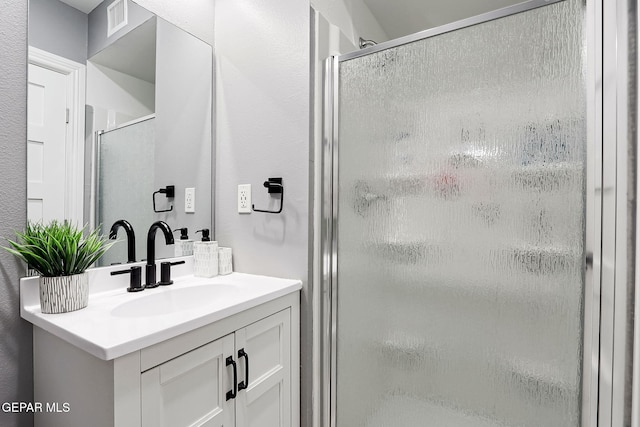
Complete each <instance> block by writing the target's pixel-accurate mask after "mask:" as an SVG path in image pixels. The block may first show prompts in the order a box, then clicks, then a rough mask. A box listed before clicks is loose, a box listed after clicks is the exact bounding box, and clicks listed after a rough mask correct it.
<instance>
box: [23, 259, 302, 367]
mask: <svg viewBox="0 0 640 427" xmlns="http://www.w3.org/2000/svg"><path fill="white" fill-rule="evenodd" d="M189 264H190V263H189V262H188V263H187V267H189ZM123 267H125V268H126V267H128V266H122V265H120V266H114V267H107V268H101V269H95V270H97V271H98V273H95V272H94V273H90V278H89V283H90V289H91V290H90V295H89V305H88V306H87V307H86V308H84V309H81V310H78V311H73V312H70V313H62V314H43V313H42V312H41V310H40V301H39V295H38V278H37V277H35V278H24V279H21V281H20V291H21V292H20V294H21V298H20V299H21V316H22V318H24V319H25V320H27V321H29V322H31V323H33V324H34V325H36V326H38V327H40V328H42V329H44V330H46V331H48V332H50V333H51V334H53V335H55V336H57V337H59V338H61V339H63V340H65V341H67V342H69V343H71V344H73V345H75V346H76V347H79V348H81V349H82V350H85V351H87V352H88V353H90V354H92V355H94V356H96V357H98V358H100V359H103V360H111V359H115V358H117V357H120V356H123V355H125V354H128V353H131V352H133V351H137V350H140V349H142V348H145V347H148V346H150V345H153V344H157V343H159V342H161V341H165V340H167V339H170V338H173V337H175V336H178V335H181V334H184V333H186V332H189V331H192V330H194V329H196V328H199V327H202V326H205V325H207V324H209V323H213V322H216V321H218V320H221V319H224V318H225V317H228V316H231V315H234V314H237V313H239V312H241V311H244V310H247V309H250V308H253V307H256V306H258V305H260V304H263V303H265V302H268V301H271V300H274V299H276V298H279V297H281V296H284V295H287V294H290V293H292V292H296V291H298V290H300V289H301V288H302V282H301V281H300V280H290V279H279V278H274V277H266V276H256V275H251V274H242V273H232V274H229V275H226V276H216V277H213V278H198V277H193V276H192V275H190V274H185V275H182V276H177V277H174V278H173V280H174V284H173V285H171V286H160V287H157V288H154V289H145V290H144V291H142V292H135V293H131V292H127V291H126V288H127V286H128V275H120V276H109V272H110V271H112V270H117V269H122V268H123ZM176 270H178V271H176V273H178V274H180V272H182V273H185V272H187V271H186V270H187V269H186V268H182V269H179V268H176ZM123 276H124V279H123ZM92 281H100V282H101V283H100V284H99V285H97V286H93V285H92ZM105 281H107V282H108V283H110V285H105V284H104V282H105ZM216 286H218V289H217V290H213V287H216ZM203 287H208V288H209V289H203ZM110 288H111V289H110ZM184 288H200V289H187V290H186V291H185V289H184ZM94 289H95V290H97V292H95V291H94ZM218 290H219V291H220V296H219V297H216V294H217V291H218ZM178 294H181V295H178ZM176 297H179V298H176ZM141 298H148V302H142V304H140V303H138V302H132V301H134V300H137V299H141ZM174 300H175V301H177V307H178V308H177V309H172V308H169V307H174V305H173V301H174ZM192 300H193V301H192ZM167 302H169V303H170V304H171V305H167Z"/></svg>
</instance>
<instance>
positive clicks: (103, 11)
mask: <svg viewBox="0 0 640 427" xmlns="http://www.w3.org/2000/svg"><path fill="white" fill-rule="evenodd" d="M44 1H48V0H44ZM111 3H113V0H105V1H103V2H102V3H100V4H99V5H98V6H96V7H95V9H93V10H92V11H91V12H90V13H89V35H88V43H89V46H88V48H87V52H88V55H87V56H88V57H89V58H91V57H92V56H93V55H95V54H96V53H98V52H100V51H101V50H102V49H104V48H105V47H107V46H109V45H110V44H111V43H113V42H114V41H116V40H118V39H119V38H120V37H122V36H124V35H125V34H127V33H128V32H129V31H131V30H133V29H134V28H136V27H137V26H138V25H140V24H142V23H143V22H145V21H146V20H148V19H150V18H152V17H153V16H154V15H153V13H151V12H149V11H148V10H146V9H145V8H143V7H140V6H138V5H137V4H135V3H134V2H131V1H130V2H128V6H127V7H128V11H129V15H128V19H127V25H126V26H125V27H124V28H122V29H120V30H118V31H117V32H116V33H115V34H113V35H112V36H111V37H109V38H107V6H109V5H110V4H111Z"/></svg>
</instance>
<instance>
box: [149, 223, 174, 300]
mask: <svg viewBox="0 0 640 427" xmlns="http://www.w3.org/2000/svg"><path fill="white" fill-rule="evenodd" d="M158 230H161V231H162V234H164V241H165V243H166V244H167V245H173V232H172V231H171V227H169V225H168V224H167V223H166V222H164V221H156V222H154V223H153V224H151V227H150V228H149V233H148V234H147V265H146V268H145V270H146V280H145V288H155V287H156V286H158V284H157V283H156V231H158Z"/></svg>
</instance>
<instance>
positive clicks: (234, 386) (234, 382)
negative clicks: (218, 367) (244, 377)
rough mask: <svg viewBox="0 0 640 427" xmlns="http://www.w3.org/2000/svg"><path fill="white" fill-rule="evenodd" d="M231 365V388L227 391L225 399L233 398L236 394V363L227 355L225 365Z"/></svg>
mask: <svg viewBox="0 0 640 427" xmlns="http://www.w3.org/2000/svg"><path fill="white" fill-rule="evenodd" d="M229 365H233V389H232V390H230V391H228V392H227V400H231V399H235V398H236V396H237V395H238V365H236V361H235V360H233V357H231V356H229V357H227V365H226V366H229Z"/></svg>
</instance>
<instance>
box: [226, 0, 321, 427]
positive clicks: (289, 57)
mask: <svg viewBox="0 0 640 427" xmlns="http://www.w3.org/2000/svg"><path fill="white" fill-rule="evenodd" d="M215 18H216V20H215V27H214V28H215V40H216V44H215V56H216V73H215V74H216V110H215V116H216V125H215V126H216V171H215V172H216V192H215V206H216V211H215V232H216V239H217V240H218V241H219V243H220V245H222V246H230V247H231V248H233V256H234V269H235V270H236V271H240V272H244V273H256V274H264V275H271V276H277V277H288V278H296V279H301V280H302V281H303V283H304V288H303V294H302V300H301V303H302V310H301V322H302V324H301V348H302V354H301V363H302V366H301V374H302V394H301V403H302V426H304V427H307V426H310V425H311V424H310V422H309V420H310V415H311V414H310V407H311V399H312V396H311V339H312V328H311V292H310V289H309V281H308V279H307V276H308V274H309V266H308V263H309V256H308V251H309V225H308V222H309V67H310V65H309V3H308V2H305V1H299V0H278V1H270V2H265V1H261V0H216V10H215ZM278 176H281V177H282V178H283V180H284V187H285V203H284V209H283V212H282V214H280V215H274V214H264V213H256V212H253V213H251V214H242V215H241V214H238V213H237V186H238V184H251V185H252V198H253V203H254V204H255V205H256V207H258V208H263V209H265V208H267V207H270V208H274V207H276V203H271V202H270V199H271V198H270V197H269V196H268V195H267V192H266V189H265V188H264V187H263V186H262V183H263V181H265V180H266V179H267V178H269V177H278ZM273 200H275V199H273Z"/></svg>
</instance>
